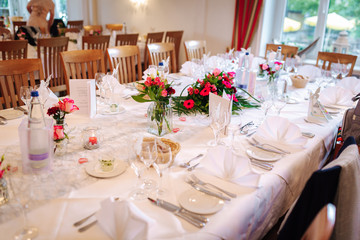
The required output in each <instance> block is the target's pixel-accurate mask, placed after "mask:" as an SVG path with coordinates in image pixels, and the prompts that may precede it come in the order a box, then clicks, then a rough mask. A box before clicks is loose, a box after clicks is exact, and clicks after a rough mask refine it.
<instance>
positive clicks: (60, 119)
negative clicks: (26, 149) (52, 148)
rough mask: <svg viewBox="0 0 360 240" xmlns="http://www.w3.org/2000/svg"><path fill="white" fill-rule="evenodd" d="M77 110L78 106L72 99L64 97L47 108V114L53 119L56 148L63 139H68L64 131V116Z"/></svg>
mask: <svg viewBox="0 0 360 240" xmlns="http://www.w3.org/2000/svg"><path fill="white" fill-rule="evenodd" d="M77 110H79V108H78V107H77V106H76V105H75V104H74V100H72V99H70V98H64V99H63V100H59V102H58V103H57V104H55V106H53V107H51V108H49V109H48V111H47V114H48V115H49V116H50V117H52V118H53V119H54V120H55V125H54V141H55V143H56V144H55V145H56V148H57V149H58V148H60V147H62V145H61V143H64V144H66V143H65V141H63V140H65V139H69V138H68V136H67V134H66V133H65V131H64V124H65V116H66V114H70V113H72V112H75V111H77Z"/></svg>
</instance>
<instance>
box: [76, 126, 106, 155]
mask: <svg viewBox="0 0 360 240" xmlns="http://www.w3.org/2000/svg"><path fill="white" fill-rule="evenodd" d="M81 139H82V143H83V146H84V148H85V149H89V150H92V149H97V148H99V147H100V144H101V142H102V138H101V135H100V133H99V128H97V127H87V128H85V129H84V130H83V131H82V134H81Z"/></svg>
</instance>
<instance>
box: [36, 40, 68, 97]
mask: <svg viewBox="0 0 360 240" xmlns="http://www.w3.org/2000/svg"><path fill="white" fill-rule="evenodd" d="M68 42H69V38H68V37H56V38H39V39H38V40H37V57H38V58H41V59H42V60H43V61H42V62H43V67H44V73H45V78H46V79H47V78H48V77H49V76H50V75H51V74H52V79H51V81H50V83H49V87H50V89H51V90H52V91H53V92H62V91H65V90H66V83H65V76H64V72H63V69H62V67H61V60H60V52H64V51H67V48H68Z"/></svg>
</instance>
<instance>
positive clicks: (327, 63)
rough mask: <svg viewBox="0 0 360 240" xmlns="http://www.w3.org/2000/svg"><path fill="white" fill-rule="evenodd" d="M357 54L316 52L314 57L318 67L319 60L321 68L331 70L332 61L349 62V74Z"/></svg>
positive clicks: (351, 71)
mask: <svg viewBox="0 0 360 240" xmlns="http://www.w3.org/2000/svg"><path fill="white" fill-rule="evenodd" d="M356 59H357V56H355V55H350V54H343V53H333V52H318V56H317V59H316V66H317V67H319V64H320V61H322V66H321V68H322V69H326V70H331V64H332V63H341V64H351V67H350V70H349V74H348V75H347V76H351V75H352V73H353V70H354V67H355V63H356Z"/></svg>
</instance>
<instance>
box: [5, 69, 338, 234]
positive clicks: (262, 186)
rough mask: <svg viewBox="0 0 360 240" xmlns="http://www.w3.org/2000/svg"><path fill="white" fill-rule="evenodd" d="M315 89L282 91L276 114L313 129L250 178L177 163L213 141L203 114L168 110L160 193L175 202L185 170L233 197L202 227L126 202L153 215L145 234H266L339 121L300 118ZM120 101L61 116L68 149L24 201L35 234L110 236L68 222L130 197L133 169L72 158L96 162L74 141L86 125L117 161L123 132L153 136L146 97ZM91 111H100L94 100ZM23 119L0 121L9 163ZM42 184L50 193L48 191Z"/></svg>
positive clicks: (15, 221)
mask: <svg viewBox="0 0 360 240" xmlns="http://www.w3.org/2000/svg"><path fill="white" fill-rule="evenodd" d="M193 81H194V79H192V78H190V77H186V76H181V75H177V76H176V78H174V82H175V83H178V82H179V85H178V86H176V90H177V94H179V93H180V91H181V90H182V89H183V88H184V87H185V86H187V85H188V84H189V83H191V82H193ZM262 84H265V83H264V82H263V81H257V85H258V86H260V85H262ZM315 88H316V86H315V85H312V84H308V86H307V88H306V89H294V88H292V87H291V86H290V87H289V92H290V93H291V96H292V97H293V98H294V99H297V102H296V104H287V105H286V106H285V108H284V109H283V110H282V111H281V114H280V116H281V117H284V118H287V119H289V120H290V121H291V122H292V123H294V124H296V125H297V126H299V128H300V129H301V131H304V132H312V133H314V134H315V137H313V138H309V139H308V141H307V143H306V145H305V147H304V148H303V149H302V150H301V151H298V152H295V153H292V154H289V155H286V156H284V157H282V158H281V159H280V160H278V161H276V162H274V163H273V164H274V168H273V169H272V170H271V171H265V170H262V169H256V170H257V171H256V180H255V181H253V180H247V179H246V178H244V180H243V181H242V182H240V183H233V182H229V181H226V180H223V179H220V178H217V177H215V176H212V175H209V174H207V173H206V172H204V171H203V170H202V168H201V160H200V165H199V167H198V168H196V169H195V170H194V171H192V172H188V171H186V169H184V168H181V167H179V164H180V163H183V162H186V161H187V160H189V159H191V158H192V157H194V156H196V155H198V154H199V153H203V154H205V155H206V154H207V150H208V149H209V148H211V147H210V146H209V142H210V141H211V140H212V139H213V133H212V130H211V128H210V127H209V123H210V121H209V119H208V117H207V116H204V115H196V116H194V115H189V116H185V121H184V119H180V118H179V116H177V115H174V116H173V120H174V128H179V129H180V130H179V131H178V132H176V133H174V132H173V133H170V134H167V135H165V136H164V137H165V138H168V139H171V140H173V141H175V142H178V143H180V145H181V150H180V152H179V153H178V155H177V156H176V159H175V162H174V164H173V165H172V167H171V168H170V169H169V171H168V173H167V174H166V175H165V176H164V177H165V178H166V181H163V182H164V187H165V188H166V189H167V190H168V192H167V194H165V195H164V196H159V198H162V199H165V200H167V201H169V202H171V203H174V204H176V205H179V204H178V198H179V197H180V196H181V195H182V194H183V193H184V192H185V191H188V190H189V189H191V186H189V185H188V184H187V183H185V181H184V180H185V178H186V177H187V176H188V175H189V174H190V173H194V174H196V175H197V176H199V177H200V178H201V179H203V180H206V181H208V182H211V183H214V184H216V185H218V186H220V187H222V188H224V189H226V190H228V191H230V192H233V193H235V194H237V197H236V198H233V199H231V201H226V202H225V204H224V207H223V209H222V210H220V211H219V212H217V213H215V214H212V215H207V217H208V218H209V219H210V221H209V222H208V223H207V225H206V226H205V227H204V228H202V229H198V228H196V227H194V226H193V225H191V224H189V223H188V222H186V221H184V220H182V219H180V218H178V217H176V216H175V215H173V214H172V213H170V212H168V211H166V210H164V209H162V208H159V207H157V206H154V205H153V204H152V203H150V202H149V201H148V200H143V201H136V200H131V201H132V202H133V203H134V204H135V205H136V206H137V207H138V208H139V209H140V210H141V211H142V212H143V213H144V214H145V215H147V216H148V217H150V218H151V219H153V220H154V221H153V222H152V224H150V228H149V233H148V238H149V239H261V238H262V237H263V236H265V234H266V233H267V232H268V231H269V230H270V229H271V228H272V226H273V225H274V224H275V223H276V222H277V221H278V219H279V217H281V216H282V215H283V214H284V213H285V212H286V211H287V209H288V208H289V207H290V206H291V204H292V203H293V202H294V201H295V200H296V198H297V197H298V196H299V194H300V193H301V191H302V189H303V187H304V185H305V183H306V181H307V180H308V178H309V177H310V176H311V174H312V172H313V171H316V170H317V169H319V168H320V167H321V166H322V165H323V163H324V159H325V158H326V156H327V153H328V151H329V150H330V148H331V146H332V144H333V138H334V136H335V133H336V131H337V127H338V126H339V123H340V121H341V118H342V115H341V114H337V115H334V116H333V119H332V120H330V121H329V122H328V123H324V124H322V126H318V125H316V124H311V123H306V122H305V121H304V118H305V117H306V116H307V112H308V104H309V103H308V100H307V95H308V89H312V90H314V89H315ZM255 96H256V94H255ZM122 106H123V107H124V108H125V111H124V112H122V113H119V114H116V115H106V114H101V113H99V112H98V114H97V115H96V117H94V118H92V119H90V118H87V117H85V116H82V115H79V114H76V113H74V114H70V115H68V116H66V123H67V124H68V127H69V128H70V130H71V132H70V133H69V136H70V141H69V144H68V149H67V153H66V154H64V155H62V156H55V159H54V164H53V167H52V172H51V173H49V174H45V176H44V179H45V180H43V181H41V183H42V184H43V186H44V187H43V192H41V191H40V194H38V195H37V197H36V198H34V199H30V204H29V214H28V216H29V222H30V224H31V225H33V226H36V227H38V228H39V236H38V237H37V238H36V239H111V238H110V237H109V236H108V235H106V233H105V232H104V231H103V230H102V229H101V227H100V226H99V225H98V224H96V225H94V226H93V227H91V228H90V229H88V230H87V231H85V232H82V233H79V232H78V231H77V228H75V227H73V223H74V222H76V221H77V220H79V219H82V218H83V217H85V216H88V215H89V214H91V213H93V212H94V211H96V210H98V209H99V208H100V202H101V201H103V200H104V199H106V198H108V197H111V196H115V197H119V198H120V199H128V200H129V193H130V192H131V190H133V189H134V187H135V183H136V175H135V173H134V171H133V169H132V168H131V167H128V168H127V169H126V171H125V172H124V173H122V174H121V175H119V176H116V177H113V178H107V179H97V178H93V177H91V176H89V175H88V174H87V173H86V172H85V168H86V164H89V163H83V164H79V163H78V159H79V158H84V157H86V158H88V159H89V161H95V160H96V157H95V153H96V150H85V149H84V148H83V147H82V145H81V140H80V135H81V130H82V129H84V128H85V127H87V126H99V127H101V131H102V134H103V138H104V139H103V145H102V146H101V147H100V149H99V151H101V149H102V148H103V149H104V150H106V149H109V147H110V149H111V150H106V151H113V152H114V155H115V156H116V158H117V159H121V160H124V161H127V160H128V159H127V156H129V154H128V152H129V143H130V142H129V141H128V139H129V136H131V135H138V134H143V135H144V136H152V135H150V134H149V133H147V132H146V127H147V118H146V116H145V113H146V111H147V108H148V103H137V102H135V101H134V100H133V99H131V98H130V99H129V98H127V99H123V102H122ZM98 109H101V106H100V105H99V108H98ZM3 111H6V110H3ZM262 114H263V113H262V110H261V109H244V110H243V111H242V113H241V114H239V115H233V116H232V119H231V125H232V126H237V125H239V124H240V123H243V124H244V123H246V122H248V121H251V120H256V119H259V116H260V115H262ZM25 117H26V116H24V117H21V118H18V119H14V120H9V121H8V123H7V125H0V136H2V137H1V138H0V153H3V152H6V153H7V156H10V157H9V158H11V162H12V164H14V165H16V164H17V165H19V166H20V165H21V155H20V147H19V137H18V126H19V124H20V122H21V121H22V120H23V119H24V118H25ZM247 138H248V137H246V136H245V135H240V134H238V133H237V134H235V137H234V139H233V143H232V145H233V146H235V147H236V148H237V150H238V151H240V152H241V153H242V155H244V156H246V153H245V150H246V148H247V147H249V144H248V143H247V141H246V139H247ZM224 141H225V142H226V141H229V137H226V136H225V137H224ZM149 174H151V175H152V177H154V178H155V179H157V178H156V177H157V175H156V172H155V170H154V169H151V170H150V173H149ZM49 189H51V190H52V191H48V190H49ZM40 190H41V189H40ZM44 192H45V193H44ZM14 201H15V200H13V199H11V200H10V202H9V203H8V204H6V205H4V206H0V232H1V236H2V237H1V238H2V239H12V235H13V234H14V233H15V232H16V231H17V230H19V228H20V226H21V223H22V220H21V219H22V218H21V217H19V216H18V214H15V213H14V212H15V210H14V208H13V207H11V206H12V205H13V204H14ZM94 219H95V218H93V220H94ZM87 223H89V222H87Z"/></svg>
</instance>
